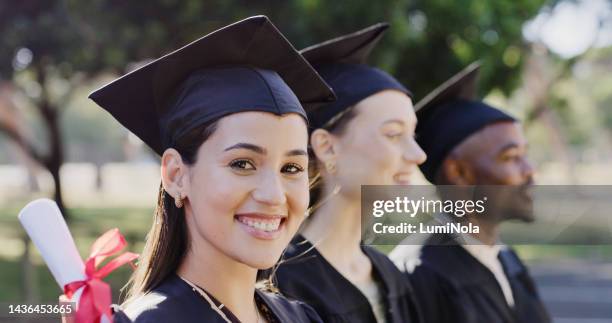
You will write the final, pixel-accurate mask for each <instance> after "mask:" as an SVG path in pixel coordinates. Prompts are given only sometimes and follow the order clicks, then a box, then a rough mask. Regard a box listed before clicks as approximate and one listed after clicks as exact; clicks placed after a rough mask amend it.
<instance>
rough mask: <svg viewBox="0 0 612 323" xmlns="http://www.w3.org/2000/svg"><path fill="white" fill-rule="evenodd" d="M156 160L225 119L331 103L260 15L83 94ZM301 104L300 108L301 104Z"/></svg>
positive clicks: (321, 84)
mask: <svg viewBox="0 0 612 323" xmlns="http://www.w3.org/2000/svg"><path fill="white" fill-rule="evenodd" d="M89 98H91V99H92V100H94V101H95V102H96V103H97V104H98V105H100V106H101V107H102V108H104V109H105V110H107V111H108V112H110V114H111V115H113V117H115V119H117V120H118V121H119V122H120V123H121V124H122V125H124V126H125V127H126V128H128V129H129V130H131V131H132V132H133V133H134V134H136V135H137V136H138V137H139V138H140V139H142V140H143V141H144V142H145V143H146V144H147V145H149V146H150V147H151V148H152V149H153V150H154V151H155V152H157V153H158V154H160V155H161V154H162V153H163V152H164V150H165V149H166V148H168V147H172V146H173V145H174V143H175V142H176V140H178V139H179V138H181V136H182V135H184V134H186V133H188V132H189V131H191V130H193V129H195V128H197V127H198V126H201V125H203V124H205V123H208V122H212V121H216V120H218V119H219V118H221V117H223V116H226V115H228V114H233V113H238V112H244V111H264V112H270V113H275V114H278V115H282V114H285V113H291V112H293V113H298V114H300V115H302V116H304V118H306V112H305V110H304V108H303V106H304V107H305V108H306V109H310V108H312V107H314V106H316V104H317V103H320V102H329V101H333V100H334V99H335V96H334V94H333V92H332V90H331V89H330V88H329V86H328V85H327V84H326V83H325V82H324V81H323V80H322V79H321V77H320V76H319V75H318V74H317V73H316V71H315V70H314V69H313V68H312V67H311V66H310V64H309V63H308V62H307V61H306V60H305V59H304V58H303V57H302V56H301V55H300V54H299V53H298V51H297V50H296V49H295V48H294V47H293V46H292V45H291V43H289V41H288V40H287V39H286V38H285V37H284V36H283V34H281V32H280V31H279V30H278V29H277V28H276V27H275V26H274V25H273V24H272V22H271V21H270V20H269V19H268V18H267V17H265V16H254V17H250V18H247V19H244V20H241V21H239V22H236V23H234V24H231V25H228V26H226V27H223V28H221V29H218V30H216V31H214V32H212V33H210V34H208V35H206V36H204V37H202V38H200V39H198V40H196V41H194V42H192V43H190V44H188V45H186V46H184V47H182V48H180V49H178V50H176V51H174V52H171V53H170V54H167V55H165V56H163V57H161V58H158V59H156V60H154V61H152V62H151V63H149V64H147V65H145V66H143V67H141V68H139V69H137V70H135V71H132V72H130V73H128V74H126V75H124V76H123V77H120V78H118V79H116V80H115V81H112V82H111V83H109V84H107V85H105V86H103V87H102V88H100V89H98V90H96V91H94V92H93V93H91V94H90V96H89ZM300 103H302V104H303V106H302V104H300Z"/></svg>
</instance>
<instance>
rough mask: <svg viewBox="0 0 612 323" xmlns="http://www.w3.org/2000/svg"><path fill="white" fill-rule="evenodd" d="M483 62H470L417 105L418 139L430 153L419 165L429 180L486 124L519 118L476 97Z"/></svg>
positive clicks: (431, 180)
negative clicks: (451, 155) (451, 153)
mask: <svg viewBox="0 0 612 323" xmlns="http://www.w3.org/2000/svg"><path fill="white" fill-rule="evenodd" d="M479 69H480V64H479V63H478V62H475V63H472V64H470V65H469V66H468V67H466V68H465V69H463V70H462V71H461V72H459V73H458V74H456V75H454V76H453V77H451V78H450V79H449V80H447V81H446V82H444V83H442V85H440V86H438V87H437V88H436V89H435V90H433V91H432V92H431V93H429V94H428V95H427V96H425V98H423V99H422V100H421V101H419V102H418V103H417V104H416V105H415V110H416V115H417V119H418V120H419V122H418V124H417V128H416V134H417V142H418V144H419V145H420V146H421V148H422V149H423V150H424V151H425V153H426V154H427V160H426V161H425V163H423V164H421V165H420V166H419V167H420V168H421V171H422V172H423V174H424V175H425V177H426V178H427V180H429V181H430V182H432V183H433V182H434V180H435V176H436V173H437V172H438V169H439V168H440V166H441V165H442V162H443V161H444V159H446V156H447V155H448V154H449V153H450V152H451V151H452V150H453V148H455V147H456V146H457V145H458V144H459V143H461V142H462V141H463V140H465V139H466V138H467V137H469V136H470V135H472V134H474V133H475V132H477V131H479V130H480V129H482V128H484V127H485V126H487V125H489V124H492V123H495V122H502V121H511V122H514V121H516V119H514V118H513V117H511V116H510V115H508V114H506V113H504V112H502V111H501V110H498V109H496V108H494V107H492V106H490V105H488V104H486V103H484V102H482V101H480V100H478V99H477V86H476V85H477V79H478V72H479Z"/></svg>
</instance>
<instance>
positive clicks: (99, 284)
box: [64, 228, 138, 323]
mask: <svg viewBox="0 0 612 323" xmlns="http://www.w3.org/2000/svg"><path fill="white" fill-rule="evenodd" d="M126 245H127V242H126V241H125V238H124V237H123V236H122V235H121V233H119V229H117V228H115V229H111V230H108V231H107V232H106V233H104V234H103V235H102V236H100V237H99V238H98V239H97V240H96V242H94V244H93V245H92V246H91V252H90V254H89V258H87V261H86V262H85V276H86V277H87V278H85V280H81V281H74V282H72V283H68V284H66V286H64V294H66V296H67V297H68V298H72V295H73V294H74V293H75V292H76V291H77V290H78V289H79V288H81V287H83V286H84V289H83V293H82V294H81V298H80V299H79V305H78V310H77V311H76V315H75V317H76V321H75V322H76V323H99V322H100V319H101V318H102V316H103V315H105V316H106V317H107V318H108V319H109V321H110V322H112V321H113V317H112V313H111V307H110V306H111V302H112V301H111V288H110V286H109V285H108V284H107V283H105V282H103V281H102V279H103V278H104V277H106V276H107V275H108V274H110V273H111V272H112V271H113V270H115V269H117V268H118V267H120V266H123V265H125V264H126V263H130V262H131V261H133V260H135V259H136V258H138V254H135V253H131V252H124V253H122V254H121V255H119V256H118V257H116V258H115V259H112V260H111V261H109V262H108V263H107V264H106V265H105V266H104V267H102V268H100V269H96V267H98V265H100V264H101V263H102V262H103V261H104V260H105V259H106V258H108V257H109V256H112V255H114V254H116V253H118V252H120V251H121V250H122V249H123V248H125V246H126Z"/></svg>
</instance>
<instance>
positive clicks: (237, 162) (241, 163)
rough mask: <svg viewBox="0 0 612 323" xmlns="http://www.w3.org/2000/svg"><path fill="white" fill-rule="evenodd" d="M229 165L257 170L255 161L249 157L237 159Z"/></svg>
mask: <svg viewBox="0 0 612 323" xmlns="http://www.w3.org/2000/svg"><path fill="white" fill-rule="evenodd" d="M229 166H230V167H231V168H233V169H237V170H255V166H254V165H253V162H252V161H250V160H248V159H237V160H233V161H232V162H230V164H229Z"/></svg>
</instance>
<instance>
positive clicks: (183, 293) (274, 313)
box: [114, 275, 323, 323]
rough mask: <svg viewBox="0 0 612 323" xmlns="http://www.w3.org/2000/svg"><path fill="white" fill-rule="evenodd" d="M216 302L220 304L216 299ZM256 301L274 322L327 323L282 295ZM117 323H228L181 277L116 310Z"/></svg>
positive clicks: (262, 296) (262, 295) (263, 296)
mask: <svg viewBox="0 0 612 323" xmlns="http://www.w3.org/2000/svg"><path fill="white" fill-rule="evenodd" d="M211 298H212V297H211ZM212 299H213V301H214V302H215V303H217V304H219V303H218V301H216V300H215V299H214V298H212ZM256 301H257V303H258V305H259V307H260V308H264V311H265V312H269V313H270V315H269V316H270V317H271V318H272V322H282V323H311V322H316V323H319V322H323V321H321V318H320V317H319V316H318V315H317V313H316V312H315V311H314V310H313V309H312V308H311V307H310V306H308V305H306V304H304V303H301V302H298V301H290V300H287V299H286V298H284V297H283V296H281V295H278V294H273V293H267V292H263V291H260V290H256ZM262 305H263V306H262ZM223 311H224V313H225V314H226V316H227V317H228V319H230V320H232V321H237V319H236V318H235V316H234V315H233V314H232V313H231V312H230V311H229V310H228V309H227V308H224V309H223ZM114 321H115V322H117V323H125V322H134V323H157V322H160V323H161V322H164V323H168V322H181V323H189V322H206V323H208V322H213V323H214V322H220V323H225V320H224V319H223V318H222V317H221V316H220V315H219V314H218V313H217V312H215V311H214V310H213V309H212V308H211V306H210V304H209V303H208V302H207V301H206V300H205V299H204V298H203V297H202V296H201V295H200V294H198V293H197V292H196V291H194V290H193V289H192V287H191V286H189V284H187V283H186V282H184V281H183V280H182V279H181V278H180V277H178V276H177V275H172V276H170V277H168V278H167V279H166V280H165V281H164V282H163V283H161V284H160V285H159V286H158V287H157V288H155V289H154V290H153V292H151V293H148V294H146V295H144V296H142V297H141V298H139V299H136V300H135V301H133V302H131V303H130V304H128V306H127V307H126V308H125V309H121V310H119V311H116V312H115V315H114Z"/></svg>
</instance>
